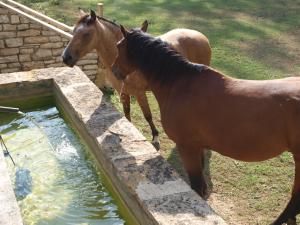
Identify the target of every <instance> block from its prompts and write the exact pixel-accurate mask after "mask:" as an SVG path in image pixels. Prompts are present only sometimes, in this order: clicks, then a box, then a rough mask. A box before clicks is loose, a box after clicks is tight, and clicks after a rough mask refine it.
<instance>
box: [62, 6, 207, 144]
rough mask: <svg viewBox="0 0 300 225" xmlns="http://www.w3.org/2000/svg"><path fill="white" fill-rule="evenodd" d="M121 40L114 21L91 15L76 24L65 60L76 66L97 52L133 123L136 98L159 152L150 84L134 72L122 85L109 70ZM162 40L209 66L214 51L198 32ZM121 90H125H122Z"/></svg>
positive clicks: (173, 34)
mask: <svg viewBox="0 0 300 225" xmlns="http://www.w3.org/2000/svg"><path fill="white" fill-rule="evenodd" d="M147 26H148V23H147V22H146V21H145V22H144V24H143V27H142V29H143V30H144V31H146V30H147ZM121 38H122V33H121V31H120V26H119V25H117V24H115V23H114V22H112V21H108V20H106V19H104V18H101V17H96V15H95V13H94V12H93V11H91V15H86V14H85V15H83V16H82V17H81V18H80V20H79V21H78V22H77V24H76V25H75V28H74V32H73V38H72V40H71V41H70V42H69V44H68V46H67V47H66V49H65V50H64V52H63V55H62V57H63V61H64V62H65V63H66V64H67V65H69V66H74V65H75V64H76V62H77V61H78V60H79V59H80V58H82V57H83V56H84V55H85V54H87V53H88V52H90V51H92V50H93V49H96V50H97V53H98V55H99V57H100V60H101V62H102V63H103V64H104V66H105V67H106V68H109V71H108V73H107V74H106V79H107V80H109V82H110V83H111V84H112V86H113V88H115V89H116V90H117V92H118V93H119V94H121V100H122V104H123V110H124V114H125V116H126V118H127V119H128V120H129V121H130V120H131V118H130V95H133V96H135V97H136V99H137V102H138V104H139V105H140V107H141V109H142V112H143V114H144V117H145V119H146V120H147V122H148V123H149V125H150V127H151V131H152V135H153V140H152V143H153V145H154V146H155V147H156V148H157V149H159V140H158V131H157V129H156V127H155V125H154V123H153V120H152V114H151V111H150V107H149V104H148V100H147V97H146V91H147V90H149V88H148V83H147V82H146V80H145V79H143V76H140V75H139V74H137V73H133V74H131V75H130V76H128V78H127V80H125V81H124V86H123V88H122V82H120V81H119V80H117V79H116V78H115V76H114V75H113V74H112V72H111V70H110V66H111V64H112V63H113V60H114V59H115V58H116V56H117V48H116V46H117V42H118V41H119V40H120V39H121ZM160 38H161V39H162V40H164V41H166V42H168V43H170V45H171V46H172V47H173V48H174V49H175V50H176V51H178V52H180V53H181V54H182V55H184V56H185V57H187V58H188V59H190V60H191V61H193V62H196V63H203V64H205V65H209V64H210V60H211V48H210V45H209V41H208V39H207V38H206V37H205V36H204V35H203V34H201V33H200V32H198V31H195V30H188V29H175V30H172V31H170V32H168V33H166V34H164V35H162V36H160ZM121 89H122V90H121Z"/></svg>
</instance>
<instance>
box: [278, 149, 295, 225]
mask: <svg viewBox="0 0 300 225" xmlns="http://www.w3.org/2000/svg"><path fill="white" fill-rule="evenodd" d="M294 161H295V181H294V187H293V192H292V197H291V200H290V201H289V203H288V205H287V206H286V208H285V209H284V211H283V212H282V213H281V214H280V216H279V217H278V218H277V219H276V220H275V222H274V223H272V225H281V224H284V223H287V224H288V225H296V224H297V223H296V216H297V215H298V214H299V213H300V154H299V153H298V155H294Z"/></svg>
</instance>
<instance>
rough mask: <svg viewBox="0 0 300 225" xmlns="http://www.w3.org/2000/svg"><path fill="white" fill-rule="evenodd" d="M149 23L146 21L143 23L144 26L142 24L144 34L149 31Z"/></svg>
mask: <svg viewBox="0 0 300 225" xmlns="http://www.w3.org/2000/svg"><path fill="white" fill-rule="evenodd" d="M148 24H149V23H148V21H147V20H145V21H144V22H143V24H142V26H141V30H142V31H143V32H147V29H148Z"/></svg>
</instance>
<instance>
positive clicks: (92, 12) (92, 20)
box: [90, 10, 97, 23]
mask: <svg viewBox="0 0 300 225" xmlns="http://www.w3.org/2000/svg"><path fill="white" fill-rule="evenodd" d="M96 19H97V16H96V13H95V11H94V10H91V19H90V23H92V22H95V21H96Z"/></svg>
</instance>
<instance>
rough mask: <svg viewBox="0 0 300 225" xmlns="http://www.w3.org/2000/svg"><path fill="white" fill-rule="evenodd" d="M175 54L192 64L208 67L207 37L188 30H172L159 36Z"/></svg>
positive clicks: (208, 49)
mask: <svg viewBox="0 0 300 225" xmlns="http://www.w3.org/2000/svg"><path fill="white" fill-rule="evenodd" d="M159 38H161V39H162V40H163V41H165V42H167V43H169V44H170V45H171V46H172V47H173V48H174V49H175V50H176V51H177V52H179V53H180V54H182V55H183V56H184V57H186V58H187V59H188V60H189V61H191V62H194V63H201V64H204V65H210V61H211V47H210V44H209V40H208V39H207V37H206V36H205V35H204V34H202V33H201V32H199V31H196V30H190V29H183V28H181V29H173V30H171V31H169V32H167V33H165V34H163V35H161V36H159Z"/></svg>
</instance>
